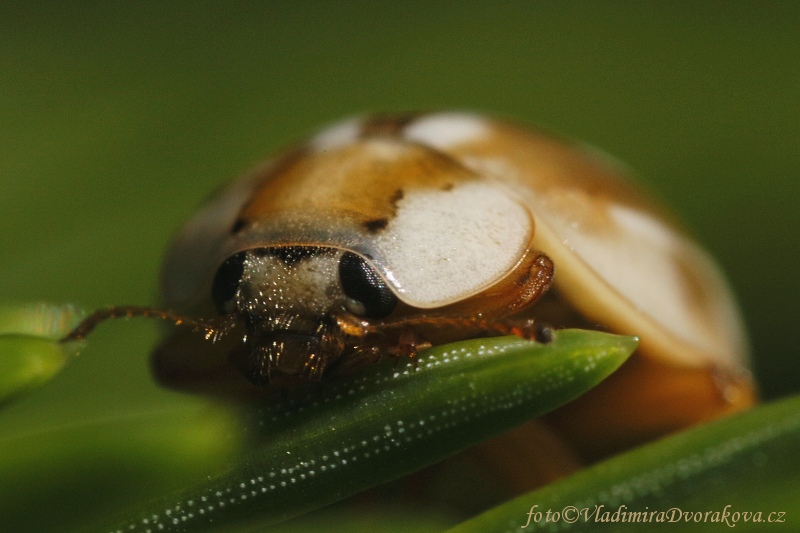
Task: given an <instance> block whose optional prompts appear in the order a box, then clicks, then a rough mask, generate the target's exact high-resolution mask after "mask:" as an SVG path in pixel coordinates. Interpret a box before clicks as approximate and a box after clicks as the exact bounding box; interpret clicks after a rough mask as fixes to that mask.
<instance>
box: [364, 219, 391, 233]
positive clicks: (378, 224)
mask: <svg viewBox="0 0 800 533" xmlns="http://www.w3.org/2000/svg"><path fill="white" fill-rule="evenodd" d="M388 225H389V220H387V219H385V218H373V219H372V220H367V221H366V222H364V224H363V226H364V228H366V230H367V231H368V232H370V233H378V232H379V231H381V230H382V229H385V228H386V226H388Z"/></svg>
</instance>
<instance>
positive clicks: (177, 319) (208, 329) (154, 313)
mask: <svg viewBox="0 0 800 533" xmlns="http://www.w3.org/2000/svg"><path fill="white" fill-rule="evenodd" d="M134 317H145V318H157V319H159V320H166V321H168V322H172V323H174V324H175V325H176V326H181V325H186V326H189V327H190V328H192V329H194V330H196V331H199V332H202V334H203V335H204V336H205V338H206V339H208V340H210V341H211V342H216V341H217V340H218V339H219V338H220V337H222V336H223V335H225V334H226V333H228V331H229V330H230V329H231V324H230V323H229V322H228V321H222V322H220V321H218V320H202V319H196V318H189V317H186V316H183V315H179V314H177V313H173V312H172V311H170V310H168V309H159V308H157V307H146V306H140V305H123V306H111V307H105V308H102V309H97V310H95V311H94V312H93V313H92V314H90V315H89V316H87V317H86V318H84V319H83V320H82V321H81V323H80V324H78V325H77V326H75V328H74V329H73V330H72V331H70V332H69V333H68V334H67V335H66V336H65V337H64V338H62V339H61V340H60V341H59V342H70V341H79V340H83V339H85V338H86V336H87V335H88V334H89V333H91V332H92V331H93V330H94V328H96V327H97V326H98V325H99V324H100V323H101V322H104V321H106V320H109V319H113V318H134Z"/></svg>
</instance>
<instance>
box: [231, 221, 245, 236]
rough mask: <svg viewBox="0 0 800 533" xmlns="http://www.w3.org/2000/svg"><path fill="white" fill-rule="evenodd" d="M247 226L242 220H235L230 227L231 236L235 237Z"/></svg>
mask: <svg viewBox="0 0 800 533" xmlns="http://www.w3.org/2000/svg"><path fill="white" fill-rule="evenodd" d="M246 226H247V222H245V221H244V219H242V218H237V219H236V222H234V223H233V226H231V235H236V234H237V233H239V232H240V231H242V230H243V229H244V228H245V227H246Z"/></svg>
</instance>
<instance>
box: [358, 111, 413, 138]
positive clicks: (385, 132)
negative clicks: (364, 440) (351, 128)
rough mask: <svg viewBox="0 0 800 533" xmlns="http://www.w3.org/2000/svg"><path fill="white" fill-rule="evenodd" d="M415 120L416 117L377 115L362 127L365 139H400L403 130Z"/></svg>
mask: <svg viewBox="0 0 800 533" xmlns="http://www.w3.org/2000/svg"><path fill="white" fill-rule="evenodd" d="M412 120H414V115H413V114H412V115H391V114H389V115H376V116H374V117H370V118H369V120H367V121H366V122H365V123H364V125H363V126H362V127H361V135H362V136H363V137H375V136H387V137H399V136H400V133H401V132H402V130H403V128H405V127H406V126H407V125H408V123H409V122H411V121H412Z"/></svg>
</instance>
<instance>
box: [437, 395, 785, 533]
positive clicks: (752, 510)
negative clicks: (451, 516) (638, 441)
mask: <svg viewBox="0 0 800 533" xmlns="http://www.w3.org/2000/svg"><path fill="white" fill-rule="evenodd" d="M798 450H800V397H794V398H791V399H788V400H783V401H780V402H776V403H773V404H770V405H764V406H762V407H759V408H757V409H754V410H752V411H750V412H747V413H743V414H740V415H737V416H734V417H731V418H728V419H725V420H720V421H717V422H714V423H712V424H709V425H706V426H702V427H699V428H696V429H693V430H690V431H686V432H683V433H680V434H677V435H674V436H672V437H668V438H665V439H662V440H660V441H658V442H655V443H653V444H650V445H647V446H644V447H642V448H638V449H636V450H634V451H631V452H628V453H626V454H624V455H621V456H618V457H615V458H613V459H610V460H608V461H605V462H603V463H601V464H598V465H596V466H594V467H592V468H589V469H587V470H583V471H581V472H580V473H578V474H576V475H574V476H571V477H569V478H567V479H565V480H563V481H561V482H559V483H556V484H553V485H549V486H547V487H545V488H543V489H540V490H538V491H535V492H532V493H529V494H526V495H524V496H521V497H519V498H516V499H514V500H512V501H511V502H508V503H506V504H503V505H501V506H498V507H496V508H494V509H492V510H490V511H487V512H486V513H484V514H482V515H480V516H478V517H476V518H473V519H471V520H469V521H467V522H464V523H463V524H460V525H459V526H457V527H455V528H454V529H451V530H450V531H449V533H506V532H507V533H511V532H514V533H519V532H520V531H522V532H525V533H528V532H535V531H555V530H557V531H576V532H577V531H580V532H586V533H593V532H609V531H624V532H625V533H634V532H650V531H656V530H658V529H661V528H664V530H676V531H678V530H679V531H710V532H711V531H728V530H733V531H737V532H742V531H748V532H749V531H768V530H770V529H771V528H773V527H777V529H780V530H784V529H785V528H789V530H792V531H794V530H795V529H796V528H797V524H798V515H800V503H799V502H800V485H798V479H800V453H798ZM548 511H549V512H550V514H549V515H548ZM537 512H540V513H541V515H537V514H536V513H537ZM529 513H532V514H531V523H530V524H527V522H528V514H529ZM555 513H558V515H556V514H555ZM548 517H549V520H548ZM537 519H539V522H536V520H537ZM526 524H527V527H526ZM790 524H794V525H790ZM732 528H733V529H732Z"/></svg>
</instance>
